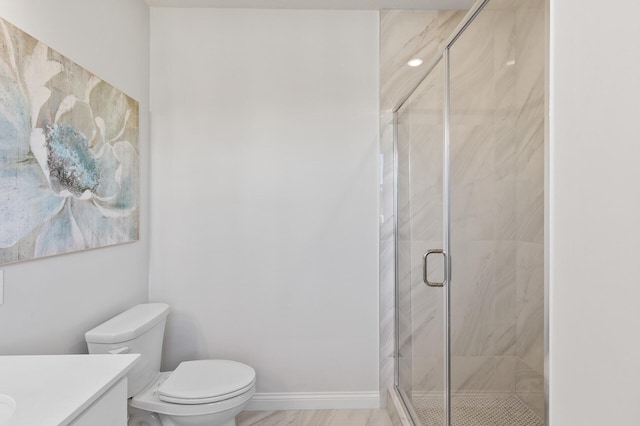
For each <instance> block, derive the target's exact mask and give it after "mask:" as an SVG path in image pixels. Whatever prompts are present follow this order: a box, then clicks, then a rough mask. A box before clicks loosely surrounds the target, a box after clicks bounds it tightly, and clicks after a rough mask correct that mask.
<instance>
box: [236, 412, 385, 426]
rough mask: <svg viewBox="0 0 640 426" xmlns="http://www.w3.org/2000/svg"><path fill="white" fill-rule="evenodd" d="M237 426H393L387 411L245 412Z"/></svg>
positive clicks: (239, 416) (237, 418)
mask: <svg viewBox="0 0 640 426" xmlns="http://www.w3.org/2000/svg"><path fill="white" fill-rule="evenodd" d="M236 425H237V426H392V423H391V418H389V414H388V413H387V410H301V411H245V412H243V413H240V415H238V417H236Z"/></svg>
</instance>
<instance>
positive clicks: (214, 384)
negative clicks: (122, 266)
mask: <svg viewBox="0 0 640 426" xmlns="http://www.w3.org/2000/svg"><path fill="white" fill-rule="evenodd" d="M168 314H169V305H167V304H165V303H148V304H143V305H137V306H134V307H133V308H131V309H129V310H128V311H125V312H123V313H121V314H120V315H117V316H116V317H114V318H111V319H110V320H109V321H107V322H105V323H103V324H101V325H99V326H97V327H96V328H94V329H93V330H91V331H88V332H87V333H85V339H86V341H87V345H88V347H89V353H91V354H106V353H111V354H124V353H133V354H141V360H140V361H139V362H138V364H136V366H134V368H133V369H132V370H131V372H130V373H129V374H128V375H127V380H128V396H129V426H204V425H206V426H235V424H236V422H235V417H236V415H238V413H240V412H241V411H242V410H243V409H244V407H246V405H247V404H248V403H249V400H250V399H251V397H252V396H253V394H254V393H255V389H256V372H255V371H254V370H253V368H251V367H249V366H248V365H245V364H241V363H239V362H235V361H226V360H201V361H185V362H183V363H181V364H180V365H179V366H178V368H176V369H175V371H169V372H164V373H161V372H160V356H161V352H162V339H163V337H164V325H165V322H166V319H167V315H168Z"/></svg>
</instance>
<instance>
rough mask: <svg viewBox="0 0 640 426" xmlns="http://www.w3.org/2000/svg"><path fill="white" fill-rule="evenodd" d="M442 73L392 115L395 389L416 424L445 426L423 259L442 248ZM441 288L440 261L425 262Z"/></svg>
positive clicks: (437, 329)
mask: <svg viewBox="0 0 640 426" xmlns="http://www.w3.org/2000/svg"><path fill="white" fill-rule="evenodd" d="M443 81H444V67H443V63H442V61H440V62H439V63H438V64H436V65H435V68H434V69H433V70H432V71H431V73H430V74H429V76H428V77H427V79H426V80H425V81H424V82H422V84H421V85H420V86H419V87H418V89H417V90H416V91H415V92H414V93H413V95H412V96H411V98H410V99H409V100H408V101H407V102H406V103H405V104H404V105H403V107H402V108H401V109H400V110H399V111H398V112H397V114H396V117H395V119H396V123H395V124H396V126H395V128H396V150H397V153H396V161H397V167H396V170H397V181H396V182H397V192H396V194H397V215H396V217H397V220H398V222H397V228H396V229H397V239H396V241H397V247H396V256H397V258H396V274H397V276H396V279H397V299H396V300H397V303H398V306H397V312H398V330H397V331H398V333H397V338H398V342H397V343H398V346H397V347H398V354H397V355H398V357H397V358H396V359H397V362H398V370H397V371H398V378H397V379H398V380H397V383H398V388H399V389H398V390H399V391H400V393H401V395H402V397H403V399H404V400H405V402H407V404H406V405H407V409H408V411H409V413H410V415H411V417H412V419H413V421H414V423H415V424H416V425H424V426H442V425H444V424H445V423H444V421H445V420H444V407H445V402H446V388H445V380H444V377H445V371H446V351H445V334H444V327H445V316H444V313H445V310H444V290H443V288H442V287H430V286H427V285H426V284H425V282H424V278H425V277H424V270H423V265H424V264H423V262H424V256H425V253H427V251H429V250H433V249H443V248H444V246H443V244H444V240H443V228H444V222H443V128H444V123H443V119H444V115H443V93H444V85H443ZM428 262H429V268H428V271H426V272H427V278H428V280H429V281H432V282H436V283H441V282H443V269H444V268H443V266H444V263H443V257H442V255H440V254H437V253H436V254H433V255H430V256H429V257H428Z"/></svg>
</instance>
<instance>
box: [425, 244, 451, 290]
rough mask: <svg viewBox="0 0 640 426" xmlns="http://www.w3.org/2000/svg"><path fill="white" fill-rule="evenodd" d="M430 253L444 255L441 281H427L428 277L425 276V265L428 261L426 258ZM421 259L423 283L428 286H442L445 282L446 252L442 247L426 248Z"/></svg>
mask: <svg viewBox="0 0 640 426" xmlns="http://www.w3.org/2000/svg"><path fill="white" fill-rule="evenodd" d="M430 254H441V255H442V256H443V257H444V279H443V280H442V282H432V281H429V278H428V277H427V265H428V263H429V260H428V259H429V255H430ZM422 259H423V262H422V281H424V283H425V284H426V285H428V286H429V287H444V284H445V283H446V282H447V269H448V268H447V266H448V265H447V253H445V252H444V250H442V249H432V250H427V252H426V253H425V254H424V256H422Z"/></svg>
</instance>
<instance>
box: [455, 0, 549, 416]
mask: <svg viewBox="0 0 640 426" xmlns="http://www.w3.org/2000/svg"><path fill="white" fill-rule="evenodd" d="M543 31H544V3H543V2H542V1H538V0H527V1H526V2H523V1H521V0H492V1H490V2H489V3H488V4H487V5H486V6H485V8H484V9H483V10H482V11H481V12H480V13H479V14H478V16H477V17H476V18H475V19H474V20H473V21H472V22H471V24H470V25H469V26H468V27H467V28H466V29H465V31H464V32H463V33H462V34H461V35H460V37H459V38H458V39H457V40H456V41H455V42H454V43H453V45H452V46H451V47H450V49H449V60H450V62H449V70H450V71H449V84H450V109H449V131H450V200H451V204H450V234H449V252H450V256H451V280H450V287H449V289H448V290H449V297H450V306H451V310H450V323H449V325H450V329H451V346H450V353H449V357H450V372H451V392H450V397H451V424H452V425H454V426H463V425H474V426H492V425H512V426H519V425H522V426H525V425H526V426H538V425H539V426H542V425H543V424H544V423H543V421H542V418H544V414H543V411H544V402H543V401H544V399H543V398H544V396H543V395H544V393H543V360H544V355H543V349H544V348H543V336H544V329H543V319H544V300H543V291H544V290H543V289H544V281H543V265H544V264H543V236H544V217H543V212H544V204H543V190H544V175H543V173H544V163H543V159H544V44H543V43H544V32H543Z"/></svg>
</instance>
